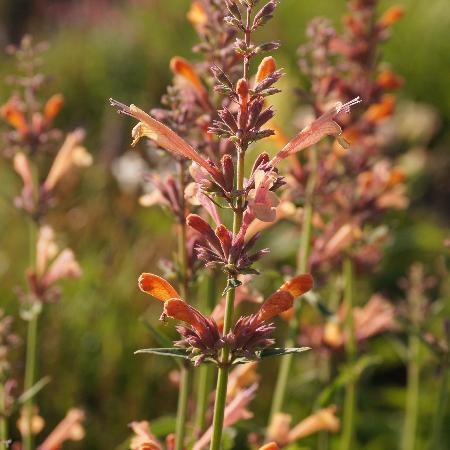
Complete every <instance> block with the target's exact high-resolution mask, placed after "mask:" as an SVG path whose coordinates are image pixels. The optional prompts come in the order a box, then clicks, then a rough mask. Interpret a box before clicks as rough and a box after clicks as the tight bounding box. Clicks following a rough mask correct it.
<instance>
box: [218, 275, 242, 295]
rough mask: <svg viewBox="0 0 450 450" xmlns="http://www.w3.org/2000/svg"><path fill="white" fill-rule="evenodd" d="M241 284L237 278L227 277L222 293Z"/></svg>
mask: <svg viewBox="0 0 450 450" xmlns="http://www.w3.org/2000/svg"><path fill="white" fill-rule="evenodd" d="M241 284H242V282H241V281H239V280H238V279H237V278H229V279H228V282H227V285H226V287H225V289H224V290H223V293H222V295H225V294H226V293H227V292H228V291H231V289H236V288H237V287H238V286H240V285H241Z"/></svg>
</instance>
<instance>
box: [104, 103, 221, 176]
mask: <svg viewBox="0 0 450 450" xmlns="http://www.w3.org/2000/svg"><path fill="white" fill-rule="evenodd" d="M110 103H111V105H112V106H115V107H117V108H118V109H119V112H121V113H123V114H126V115H129V116H131V117H134V118H135V119H137V120H138V121H139V123H138V124H137V125H136V126H135V127H134V128H133V131H132V133H131V135H132V137H133V143H132V145H133V146H134V145H135V144H136V143H137V142H138V141H139V139H140V138H142V137H144V136H145V137H148V138H149V139H151V140H152V141H154V142H155V143H156V144H157V145H158V146H160V147H162V148H164V149H165V150H167V151H169V152H171V153H173V154H175V155H177V156H181V157H183V158H188V159H190V160H192V161H194V162H196V163H197V164H198V165H199V166H201V167H203V168H204V169H205V170H206V171H207V172H208V173H209V174H210V175H211V176H212V177H213V178H214V179H215V180H216V181H217V182H218V183H221V184H223V176H222V174H221V173H220V171H219V170H218V169H217V168H215V167H213V166H212V165H211V164H209V163H208V162H207V161H206V160H205V159H203V157H202V156H201V155H200V154H199V153H198V152H197V151H196V150H194V149H193V148H192V146H191V145H190V144H188V143H187V142H186V141H185V140H184V139H183V138H182V137H180V136H178V134H177V133H175V132H174V131H172V130H171V129H170V128H169V127H167V126H166V125H164V124H163V123H161V122H159V121H158V120H156V119H154V118H153V117H151V116H149V115H148V114H147V113H146V112H144V111H143V110H142V109H140V108H138V107H137V106H136V105H130V106H127V105H124V104H123V103H120V102H118V101H117V100H114V99H110Z"/></svg>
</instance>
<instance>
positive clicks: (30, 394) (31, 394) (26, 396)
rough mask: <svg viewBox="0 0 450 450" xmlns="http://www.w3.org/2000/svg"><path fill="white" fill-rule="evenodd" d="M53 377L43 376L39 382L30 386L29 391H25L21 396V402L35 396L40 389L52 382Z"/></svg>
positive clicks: (19, 399)
mask: <svg viewBox="0 0 450 450" xmlns="http://www.w3.org/2000/svg"><path fill="white" fill-rule="evenodd" d="M50 381H51V378H50V377H49V376H47V377H44V378H41V379H40V380H39V381H38V382H36V383H35V384H33V386H31V387H30V389H28V390H27V391H25V392H24V393H23V394H22V395H21V396H20V397H19V398H18V402H19V403H25V402H26V401H27V400H29V399H30V398H33V397H34V396H35V395H36V394H37V393H38V392H39V391H41V390H42V389H44V387H45V386H47V384H48V383H50Z"/></svg>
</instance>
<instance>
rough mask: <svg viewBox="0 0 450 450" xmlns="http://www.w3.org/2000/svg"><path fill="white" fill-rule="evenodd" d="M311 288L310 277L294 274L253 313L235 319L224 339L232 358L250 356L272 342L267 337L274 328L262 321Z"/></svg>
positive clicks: (282, 310) (265, 320) (288, 308)
mask: <svg viewBox="0 0 450 450" xmlns="http://www.w3.org/2000/svg"><path fill="white" fill-rule="evenodd" d="M312 286H313V279H312V277H311V275H309V274H303V275H298V276H296V277H294V278H293V279H292V280H289V281H287V282H286V283H284V284H283V285H282V286H281V287H280V288H279V289H278V290H277V291H276V292H275V293H273V294H272V295H271V296H270V297H269V298H268V299H267V300H266V301H265V302H264V303H263V305H262V306H261V308H260V310H259V311H258V312H257V313H256V314H254V315H251V316H243V317H241V318H240V319H238V321H237V322H236V325H235V326H234V328H233V330H232V331H231V332H230V333H229V334H228V335H227V336H226V340H227V342H228V344H229V345H230V348H231V352H232V354H233V357H240V356H245V357H252V356H253V355H254V353H255V351H256V350H258V349H262V348H265V347H268V346H270V345H272V344H273V343H274V340H273V339H271V338H270V335H271V333H272V332H273V330H274V326H273V325H272V324H266V323H265V322H267V321H268V320H270V319H272V318H273V317H276V316H278V315H280V314H282V313H284V312H286V311H288V310H290V309H291V308H292V304H293V301H294V299H295V298H296V297H298V296H300V295H302V294H304V293H306V292H308V291H309V290H310V289H311V288H312Z"/></svg>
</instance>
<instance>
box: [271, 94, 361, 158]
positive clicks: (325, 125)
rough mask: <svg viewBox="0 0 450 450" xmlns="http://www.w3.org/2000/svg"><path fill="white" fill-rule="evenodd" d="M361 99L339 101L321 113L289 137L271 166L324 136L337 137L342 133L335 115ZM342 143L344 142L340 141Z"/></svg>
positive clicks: (345, 110) (348, 109) (347, 109)
mask: <svg viewBox="0 0 450 450" xmlns="http://www.w3.org/2000/svg"><path fill="white" fill-rule="evenodd" d="M360 102H361V100H360V98H359V97H357V98H354V99H353V100H351V101H349V102H347V103H345V104H342V103H340V102H338V103H336V105H335V106H334V107H333V108H332V109H331V110H330V111H328V112H326V113H325V114H322V115H321V116H320V117H319V118H318V119H316V120H314V122H312V123H311V124H310V125H308V126H307V127H306V128H304V129H303V130H302V131H300V133H298V134H297V136H295V137H294V138H293V139H291V140H290V141H289V142H288V143H287V144H286V145H285V146H284V147H283V148H282V149H281V150H280V151H279V152H278V153H277V154H276V155H275V156H274V158H273V159H272V161H271V164H272V166H274V167H275V166H276V165H277V164H278V163H279V162H280V161H281V160H282V159H285V158H287V157H288V156H289V155H292V154H294V153H296V152H299V151H300V150H303V149H305V148H307V147H310V146H311V145H314V144H316V143H317V142H319V141H320V140H321V139H323V138H324V137H325V136H335V137H339V136H340V135H341V134H342V129H341V127H340V126H339V125H338V124H337V123H336V122H335V121H334V119H335V118H336V116H337V115H338V114H339V113H341V112H345V113H349V112H350V108H351V107H352V106H354V105H356V104H358V103H360ZM340 143H341V145H344V142H342V141H341V142H340Z"/></svg>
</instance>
